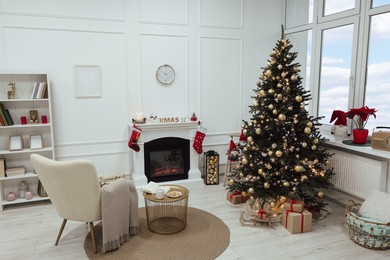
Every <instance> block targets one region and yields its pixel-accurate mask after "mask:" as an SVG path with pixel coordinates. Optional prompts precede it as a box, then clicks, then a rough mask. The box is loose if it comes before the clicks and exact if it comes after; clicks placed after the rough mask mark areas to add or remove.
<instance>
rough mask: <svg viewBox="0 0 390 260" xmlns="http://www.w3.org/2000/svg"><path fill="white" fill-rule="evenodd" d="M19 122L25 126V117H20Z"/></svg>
mask: <svg viewBox="0 0 390 260" xmlns="http://www.w3.org/2000/svg"><path fill="white" fill-rule="evenodd" d="M20 122H21V124H22V125H25V124H27V118H26V117H25V116H22V117H21V118H20Z"/></svg>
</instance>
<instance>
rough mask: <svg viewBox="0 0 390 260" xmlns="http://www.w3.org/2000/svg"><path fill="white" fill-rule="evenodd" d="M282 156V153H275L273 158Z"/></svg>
mask: <svg viewBox="0 0 390 260" xmlns="http://www.w3.org/2000/svg"><path fill="white" fill-rule="evenodd" d="M282 155H283V153H282V152H281V151H276V152H275V156H276V157H278V158H280V157H282Z"/></svg>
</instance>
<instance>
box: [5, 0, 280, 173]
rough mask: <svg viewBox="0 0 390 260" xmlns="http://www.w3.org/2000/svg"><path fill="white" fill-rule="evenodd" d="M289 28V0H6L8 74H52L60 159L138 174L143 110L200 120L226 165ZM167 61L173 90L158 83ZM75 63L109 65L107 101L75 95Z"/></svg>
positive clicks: (104, 71) (104, 68)
mask: <svg viewBox="0 0 390 260" xmlns="http://www.w3.org/2000/svg"><path fill="white" fill-rule="evenodd" d="M281 23H282V1H281V0H279V1H266V0H187V1H185V0H110V1H104V0H67V1H60V0H56V1H55V0H2V1H0V70H1V71H11V72H45V73H48V74H49V76H50V84H51V87H52V97H53V102H52V104H53V115H54V118H53V122H54V129H55V130H54V134H55V136H54V138H55V144H56V156H57V159H59V160H68V159H73V158H80V157H81V158H86V159H89V160H92V161H93V162H94V163H95V164H96V166H97V168H98V171H99V174H100V175H104V174H115V173H119V172H126V173H128V172H131V168H132V163H131V162H129V158H131V157H130V156H129V155H130V153H132V150H129V149H128V147H127V140H128V129H127V123H128V122H129V121H130V120H131V118H132V117H134V115H135V112H139V111H142V112H144V114H145V115H147V116H148V115H149V114H151V113H154V114H157V115H158V116H159V117H165V116H188V115H190V114H191V113H192V112H195V113H196V114H197V116H198V117H199V118H201V119H202V122H203V126H204V127H206V128H207V129H208V133H207V137H206V139H205V141H204V150H209V149H214V150H217V151H218V152H219V153H220V155H221V156H222V157H221V162H223V160H224V159H223V158H224V155H225V151H226V149H227V144H228V141H229V139H228V137H227V134H228V133H232V132H239V131H240V127H241V120H242V119H248V117H249V115H248V105H249V104H251V103H252V99H251V96H252V95H253V91H252V90H253V89H254V88H255V87H256V82H257V80H258V75H259V73H260V68H261V66H265V65H266V60H267V59H268V58H269V53H270V51H271V49H272V48H273V46H274V44H275V42H276V40H277V39H278V38H279V37H280V24H281ZM165 63H167V64H170V65H172V66H173V67H174V69H175V71H176V79H175V81H174V83H173V84H172V85H171V86H169V87H162V86H159V85H158V84H157V82H156V80H155V72H156V69H157V67H158V66H159V65H161V64H165ZM74 65H100V66H101V78H102V96H101V97H98V98H76V97H75V95H74V88H75V84H74V78H73V66H74Z"/></svg>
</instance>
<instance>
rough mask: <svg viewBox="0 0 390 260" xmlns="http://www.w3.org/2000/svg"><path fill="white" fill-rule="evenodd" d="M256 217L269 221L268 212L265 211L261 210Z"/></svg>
mask: <svg viewBox="0 0 390 260" xmlns="http://www.w3.org/2000/svg"><path fill="white" fill-rule="evenodd" d="M256 217H257V218H258V219H261V220H265V219H267V211H266V210H264V209H260V210H259V211H258V212H257V214H256Z"/></svg>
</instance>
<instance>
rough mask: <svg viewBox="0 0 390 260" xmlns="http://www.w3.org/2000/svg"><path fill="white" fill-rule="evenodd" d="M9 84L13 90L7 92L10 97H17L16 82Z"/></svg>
mask: <svg viewBox="0 0 390 260" xmlns="http://www.w3.org/2000/svg"><path fill="white" fill-rule="evenodd" d="M8 86H11V90H10V91H8V92H7V95H8V99H15V94H16V83H13V82H9V83H8Z"/></svg>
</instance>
